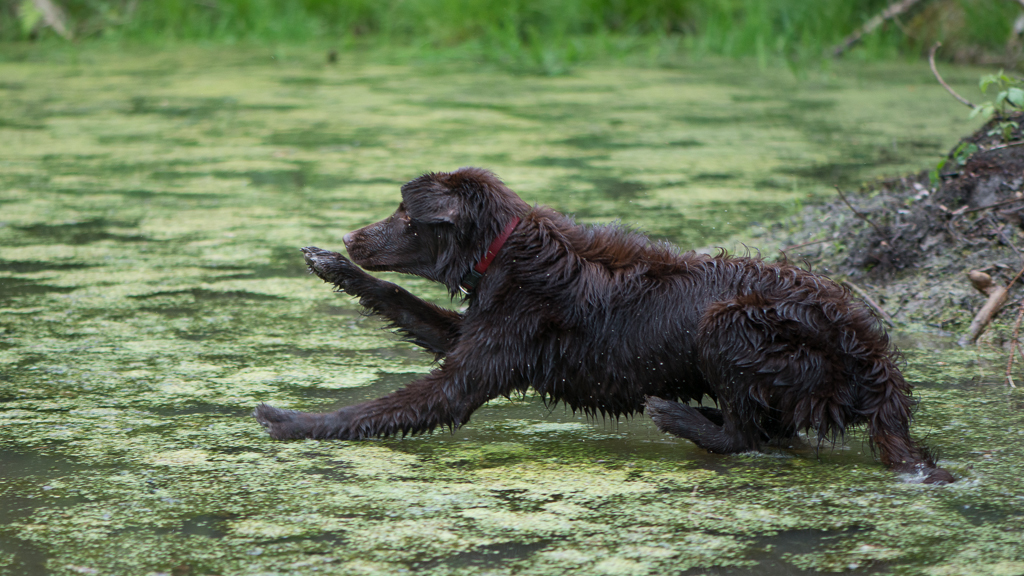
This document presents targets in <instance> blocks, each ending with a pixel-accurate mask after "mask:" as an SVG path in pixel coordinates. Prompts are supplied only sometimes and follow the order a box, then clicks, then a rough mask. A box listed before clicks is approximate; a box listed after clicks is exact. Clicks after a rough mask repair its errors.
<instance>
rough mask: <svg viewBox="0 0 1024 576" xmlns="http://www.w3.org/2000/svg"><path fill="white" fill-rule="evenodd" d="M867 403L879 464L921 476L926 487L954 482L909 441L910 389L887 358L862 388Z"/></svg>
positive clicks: (925, 451) (876, 364)
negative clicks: (867, 398)
mask: <svg viewBox="0 0 1024 576" xmlns="http://www.w3.org/2000/svg"><path fill="white" fill-rule="evenodd" d="M863 385H864V386H865V387H866V388H867V390H868V391H869V395H868V396H869V398H870V400H869V401H867V402H866V403H865V405H864V406H863V410H864V412H865V414H866V416H867V420H868V435H869V437H870V439H871V446H872V448H873V449H877V450H878V453H879V457H880V458H881V460H882V463H883V464H885V465H886V466H888V467H889V468H890V469H892V470H894V471H896V472H902V473H911V474H920V475H923V476H924V479H923V480H922V482H924V483H925V484H948V483H950V482H954V481H955V478H954V477H953V475H952V474H950V473H949V471H947V470H945V469H943V468H939V467H938V466H937V465H936V464H935V460H934V459H933V457H932V455H931V453H930V452H929V450H928V449H927V448H926V447H925V446H923V445H921V444H918V443H916V442H914V441H913V440H912V439H911V438H910V419H911V411H912V408H913V406H914V399H913V398H911V396H910V390H911V386H910V385H909V384H908V383H907V382H906V381H905V380H904V379H903V375H902V374H901V373H900V371H899V369H898V368H897V367H896V365H895V364H894V363H893V362H892V361H891V359H889V358H885V359H882V360H878V361H877V362H876V363H875V365H874V366H873V367H872V370H871V371H870V376H869V377H868V382H865V383H864V384H863Z"/></svg>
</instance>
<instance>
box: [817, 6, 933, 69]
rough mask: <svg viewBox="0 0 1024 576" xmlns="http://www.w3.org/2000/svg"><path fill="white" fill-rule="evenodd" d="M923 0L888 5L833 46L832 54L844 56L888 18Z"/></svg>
mask: <svg viewBox="0 0 1024 576" xmlns="http://www.w3.org/2000/svg"><path fill="white" fill-rule="evenodd" d="M920 1H921V0H899V1H898V2H893V3H892V4H889V5H888V6H886V8H885V10H882V11H881V12H880V13H878V14H876V15H875V16H874V17H873V18H871V19H870V20H868V21H867V22H865V23H864V25H863V26H861V27H860V28H858V29H857V30H855V31H854V32H853V33H852V34H850V35H849V36H847V37H846V38H844V39H843V41H842V42H840V43H839V44H837V45H836V46H835V47H834V48H832V56H842V55H843V52H846V51H847V50H849V49H850V47H851V46H853V45H854V44H856V43H857V42H860V39H861V38H863V37H864V36H866V35H868V34H870V33H872V32H874V31H875V28H878V27H879V26H881V25H882V24H885V22H886V20H889V19H891V18H895V17H896V16H899V15H900V14H903V13H904V12H906V11H907V10H910V9H911V8H913V7H914V5H915V4H917V3H918V2H920Z"/></svg>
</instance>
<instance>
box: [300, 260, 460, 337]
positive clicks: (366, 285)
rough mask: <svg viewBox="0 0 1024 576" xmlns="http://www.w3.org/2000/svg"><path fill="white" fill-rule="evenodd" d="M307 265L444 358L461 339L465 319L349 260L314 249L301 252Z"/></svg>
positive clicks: (321, 277) (322, 277)
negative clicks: (460, 331)
mask: <svg viewBox="0 0 1024 576" xmlns="http://www.w3.org/2000/svg"><path fill="white" fill-rule="evenodd" d="M302 253H303V254H304V255H305V257H306V265H307V266H309V269H310V270H311V271H312V272H313V273H314V274H316V275H317V276H319V277H320V279H322V280H323V281H324V282H329V283H331V284H334V285H335V286H336V287H337V288H338V289H339V290H341V291H343V292H346V293H348V294H351V295H353V296H357V297H358V298H359V303H360V304H361V305H362V306H364V307H365V308H367V309H369V310H371V311H373V313H375V314H379V315H380V316H383V317H384V318H387V319H388V320H389V321H390V322H391V324H392V326H393V327H394V328H396V329H398V330H399V331H400V332H401V333H402V334H403V335H404V336H405V338H406V339H407V340H408V341H409V342H412V343H413V344H416V345H417V346H420V347H422V348H425V349H426V350H428V351H430V352H433V353H434V354H435V355H436V356H438V357H441V356H444V355H445V354H447V353H448V352H449V351H450V350H451V349H452V346H453V345H454V343H455V340H457V339H458V335H459V326H460V325H461V323H462V316H461V315H460V314H459V313H458V312H454V311H452V310H445V309H444V308H441V307H440V306H435V305H433V304H431V303H430V302H427V301H425V300H422V299H420V298H417V297H416V296H413V295H412V294H410V293H409V292H408V291H407V290H405V289H404V288H401V287H399V286H398V285H396V284H392V283H391V282H385V281H384V280H381V279H379V278H374V277H373V276H371V275H369V274H367V273H366V272H365V271H364V270H363V269H362V268H360V267H358V266H356V265H355V264H353V263H352V261H350V260H349V259H348V258H346V257H344V256H342V255H341V254H338V253H337V252H331V251H329V250H322V249H320V248H317V247H315V246H310V247H307V248H303V249H302Z"/></svg>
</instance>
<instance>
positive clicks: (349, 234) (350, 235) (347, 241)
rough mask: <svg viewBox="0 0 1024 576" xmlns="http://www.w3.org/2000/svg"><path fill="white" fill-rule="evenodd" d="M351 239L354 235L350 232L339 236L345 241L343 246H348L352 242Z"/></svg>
mask: <svg viewBox="0 0 1024 576" xmlns="http://www.w3.org/2000/svg"><path fill="white" fill-rule="evenodd" d="M353 239H354V237H353V236H352V233H351V232H349V233H348V234H345V235H344V236H342V237H341V241H342V242H344V243H345V248H348V245H349V244H351V243H352V240H353Z"/></svg>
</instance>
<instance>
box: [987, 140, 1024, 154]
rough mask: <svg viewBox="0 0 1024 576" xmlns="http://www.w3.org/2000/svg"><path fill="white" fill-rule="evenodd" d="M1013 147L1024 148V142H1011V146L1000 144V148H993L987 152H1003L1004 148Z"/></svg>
mask: <svg viewBox="0 0 1024 576" xmlns="http://www.w3.org/2000/svg"><path fill="white" fill-rule="evenodd" d="M1013 146H1024V140H1021V141H1019V142H1010V143H1009V144H1000V145H999V146H993V147H991V148H989V149H988V150H985V151H986V152H991V151H993V150H1002V149H1003V148H1012V147H1013Z"/></svg>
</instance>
